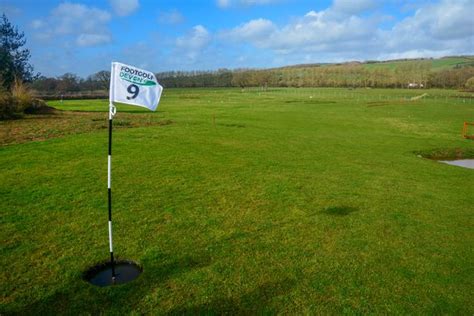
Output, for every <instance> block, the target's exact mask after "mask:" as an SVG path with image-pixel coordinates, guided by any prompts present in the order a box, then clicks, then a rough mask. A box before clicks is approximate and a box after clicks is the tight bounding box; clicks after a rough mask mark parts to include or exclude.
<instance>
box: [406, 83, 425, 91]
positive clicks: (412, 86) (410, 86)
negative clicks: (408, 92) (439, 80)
mask: <svg viewBox="0 0 474 316" xmlns="http://www.w3.org/2000/svg"><path fill="white" fill-rule="evenodd" d="M424 87H425V86H424V85H423V84H422V83H415V82H410V83H409V84H408V89H410V88H424Z"/></svg>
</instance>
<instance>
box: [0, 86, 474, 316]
mask: <svg viewBox="0 0 474 316" xmlns="http://www.w3.org/2000/svg"><path fill="white" fill-rule="evenodd" d="M428 93H429V97H427V98H423V99H422V100H418V101H416V102H413V103H410V104H409V105H408V106H400V105H399V104H397V102H398V101H397V100H400V99H401V98H410V97H413V96H416V95H418V94H420V93H419V91H407V90H375V89H367V90H366V89H357V90H347V89H272V91H267V92H263V91H253V90H246V91H244V92H242V91H241V90H240V89H193V90H171V89H169V90H165V92H164V96H163V99H162V104H161V105H160V107H159V111H158V112H144V111H142V110H141V109H140V108H132V107H120V106H119V107H118V114H117V116H116V119H117V122H119V120H125V119H126V120H127V121H129V122H131V124H133V125H134V126H135V125H137V126H140V125H141V124H140V123H141V122H147V121H148V120H150V121H163V120H170V121H172V122H173V124H169V125H166V126H161V125H154V124H151V125H146V126H144V125H142V126H141V127H134V128H117V129H116V130H115V131H114V145H113V163H112V166H113V167H112V168H113V176H112V192H113V210H114V233H115V234H114V243H115V248H114V251H115V253H116V255H117V257H118V259H130V260H133V261H135V262H137V263H138V264H139V265H140V266H141V267H143V273H142V274H141V275H140V277H139V278H138V279H136V280H134V281H133V282H131V283H129V284H125V285H120V286H117V287H112V288H98V287H94V286H92V285H90V284H89V283H87V282H86V281H84V280H83V279H82V273H83V271H86V270H87V269H88V268H90V267H91V266H92V265H94V264H95V263H97V262H102V261H104V260H106V259H107V258H108V236H107V129H96V130H89V131H88V132H84V131H82V132H81V133H77V134H75V133H68V134H67V135H62V136H61V137H54V138H49V139H44V140H42V141H26V142H23V143H21V144H15V143H10V144H9V145H6V146H3V147H1V148H0V167H1V170H2V172H1V173H0V212H1V213H0V214H1V217H0V218H1V229H0V234H1V239H2V246H1V248H0V262H1V266H2V267H3V269H4V272H3V273H2V274H1V276H0V282H1V287H0V314H10V313H16V314H22V315H23V314H34V315H41V314H223V313H229V314H232V313H240V314H261V313H282V314H324V315H326V314H343V313H347V314H467V315H471V314H473V313H474V307H473V304H472V293H473V290H474V289H473V284H474V273H473V269H472V267H473V264H474V248H473V247H472V245H473V243H474V236H473V224H474V218H473V213H472V206H473V205H474V195H473V194H472V185H470V184H471V183H472V179H473V177H474V170H470V169H465V168H455V167H452V166H447V165H443V164H438V163H433V162H432V161H429V160H427V159H420V158H419V157H417V156H416V154H415V152H425V151H432V150H433V149H434V148H459V149H461V150H462V151H463V152H469V151H470V150H471V149H472V146H473V142H472V141H471V140H466V139H464V138H462V137H461V135H460V131H461V129H462V124H463V122H464V121H466V120H468V119H469V118H472V117H474V104H471V103H469V100H467V99H465V98H450V96H451V95H457V94H458V93H457V92H455V91H443V90H430V91H428ZM189 95H193V96H199V98H186V99H184V98H181V96H189ZM311 96H313V99H315V98H316V99H317V100H327V101H335V102H336V103H329V104H327V103H316V104H313V103H305V101H306V100H310V97H311ZM289 100H291V101H295V100H296V101H297V100H301V102H300V103H298V102H292V103H287V102H286V101H289ZM369 101H377V102H378V101H383V102H386V103H387V104H386V105H385V106H378V107H367V102H369ZM50 104H54V106H57V107H58V108H60V109H62V110H75V111H86V112H85V113H87V111H95V112H94V113H93V114H94V115H98V116H102V117H103V118H104V120H106V117H107V106H108V104H107V102H102V101H94V100H90V101H64V102H63V103H62V104H60V103H57V102H51V103H50ZM124 111H128V112H130V113H125V112H124ZM135 111H136V112H137V113H135ZM145 111H146V110H145ZM132 112H133V113H132ZM81 113H82V112H81ZM142 116H143V117H142ZM94 117H95V116H94ZM87 120H88V123H87V124H89V122H92V120H91V119H90V118H87ZM16 122H18V123H21V120H19V121H16ZM32 122H40V121H32ZM97 122H99V123H100V121H97ZM33 125H38V124H33ZM239 125H243V126H244V127H239ZM117 127H118V126H117ZM35 128H37V129H38V130H42V126H41V125H40V126H36V127H35ZM72 130H74V129H72Z"/></svg>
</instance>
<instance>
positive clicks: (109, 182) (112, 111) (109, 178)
mask: <svg viewBox="0 0 474 316" xmlns="http://www.w3.org/2000/svg"><path fill="white" fill-rule="evenodd" d="M113 73H114V67H113V64H112V71H111V77H110V78H111V80H110V98H109V155H108V157H107V158H108V159H107V195H108V208H109V249H110V266H111V268H112V281H113V282H114V281H115V262H114V247H113V242H112V186H111V185H112V120H113V118H114V115H115V113H116V109H115V106H114V104H113V102H112V100H113V98H112V96H113V88H114V87H113V83H112V78H113Z"/></svg>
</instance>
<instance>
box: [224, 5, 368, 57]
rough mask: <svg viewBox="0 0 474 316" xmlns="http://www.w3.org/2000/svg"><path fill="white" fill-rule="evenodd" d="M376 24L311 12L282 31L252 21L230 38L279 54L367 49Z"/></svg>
mask: <svg viewBox="0 0 474 316" xmlns="http://www.w3.org/2000/svg"><path fill="white" fill-rule="evenodd" d="M373 24H374V22H373V21H372V20H364V19H361V18H359V17H357V16H350V17H346V18H343V19H342V18H340V17H339V16H338V15H335V14H333V12H332V11H330V10H326V11H321V12H315V11H310V12H308V13H307V14H306V15H304V16H303V17H300V18H296V19H294V20H293V21H292V22H291V23H289V24H287V25H285V26H283V27H281V28H278V27H277V26H276V25H274V24H273V23H272V22H271V21H269V20H264V19H257V20H251V21H249V22H247V23H245V24H243V25H241V26H239V27H236V28H234V29H232V30H230V31H227V32H223V34H224V35H225V34H229V38H231V39H232V38H233V39H239V40H243V41H248V42H250V43H252V44H254V45H255V46H257V47H263V48H270V49H272V50H276V51H279V52H286V53H289V52H292V51H302V50H304V51H326V50H331V49H336V48H337V47H341V44H344V43H346V44H350V46H351V47H353V46H354V45H356V44H357V43H360V45H361V46H366V45H367V42H369V41H370V39H371V36H372V30H373V28H374V25H373Z"/></svg>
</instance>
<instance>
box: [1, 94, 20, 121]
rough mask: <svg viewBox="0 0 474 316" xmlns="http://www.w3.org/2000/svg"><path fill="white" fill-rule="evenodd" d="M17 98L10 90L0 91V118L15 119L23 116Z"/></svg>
mask: <svg viewBox="0 0 474 316" xmlns="http://www.w3.org/2000/svg"><path fill="white" fill-rule="evenodd" d="M22 114H23V113H22V112H21V111H19V107H18V102H17V100H16V99H15V98H14V97H13V96H12V95H11V93H10V92H8V91H5V90H2V91H0V120H7V119H14V118H19V117H21V116H22Z"/></svg>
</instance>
